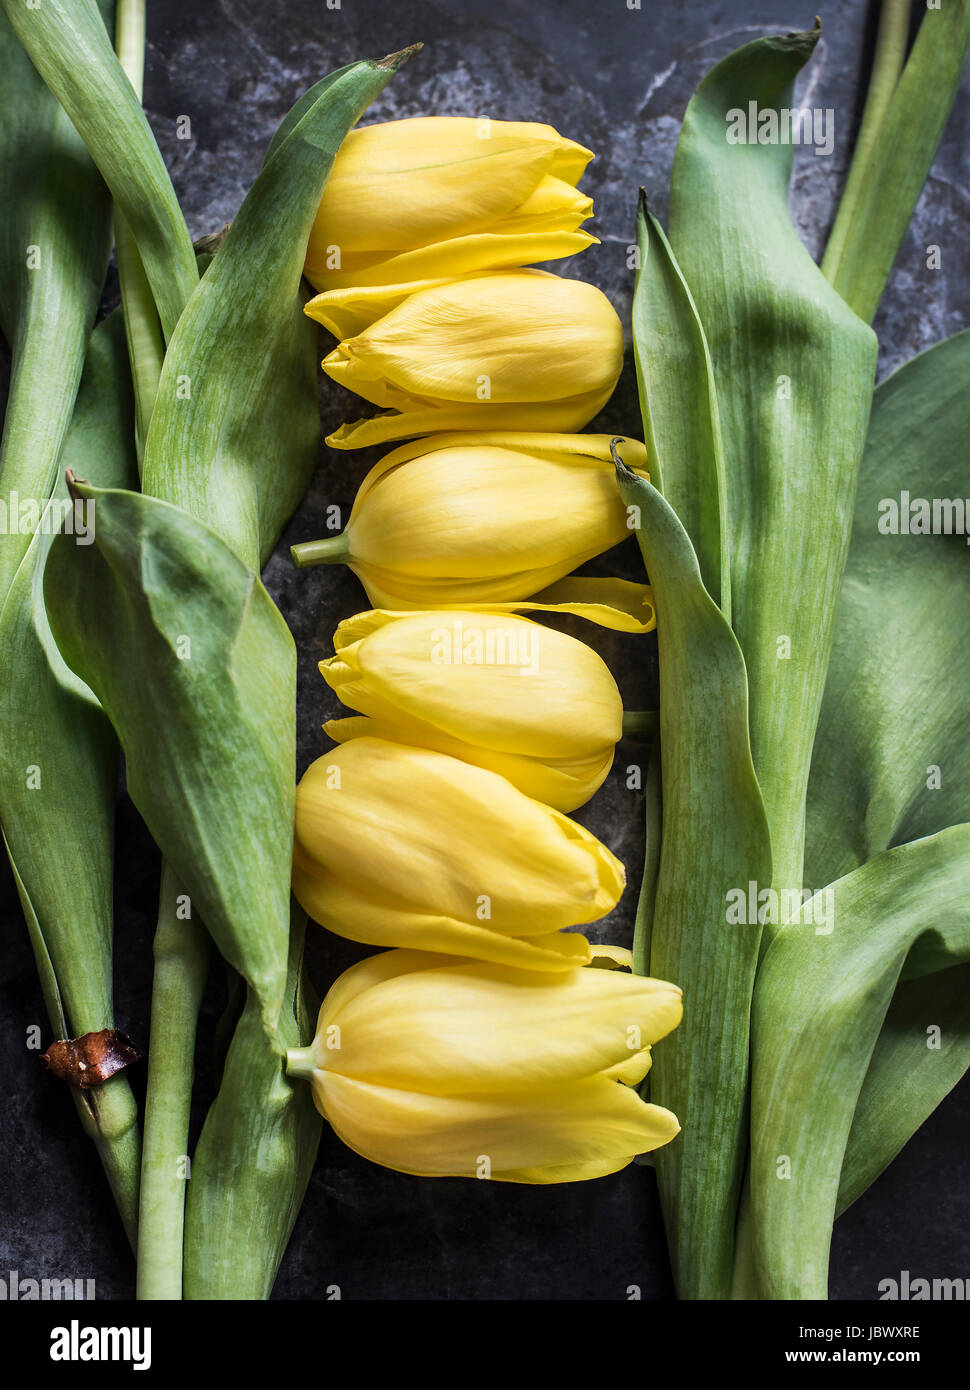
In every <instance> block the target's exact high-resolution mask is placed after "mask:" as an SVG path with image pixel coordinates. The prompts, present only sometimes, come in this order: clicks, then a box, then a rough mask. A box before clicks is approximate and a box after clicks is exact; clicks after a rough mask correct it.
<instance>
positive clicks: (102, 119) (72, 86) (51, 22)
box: [0, 0, 198, 338]
mask: <svg viewBox="0 0 970 1390" xmlns="http://www.w3.org/2000/svg"><path fill="white" fill-rule="evenodd" d="M0 4H2V5H3V8H4V10H5V11H6V15H7V18H8V19H9V21H10V23H11V25H12V26H13V28H14V29H15V30H16V32H17V35H18V37H19V38H20V41H21V43H22V44H23V46H24V48H25V49H26V50H27V52H28V53H29V54H30V57H31V61H32V62H33V64H34V66H35V67H36V69H37V71H38V72H39V73H40V75H41V77H42V78H43V79H44V81H45V82H46V83H47V85H48V87H49V88H50V89H51V91H52V92H53V93H54V95H55V96H56V97H57V99H58V101H59V102H60V103H61V105H62V106H63V108H64V110H65V111H66V112H67V115H68V116H69V117H70V118H71V121H72V122H73V123H74V125H75V127H76V128H77V131H78V133H79V134H80V136H81V139H82V140H83V141H84V143H85V145H86V146H87V148H88V150H89V152H90V154H91V157H92V159H93V160H94V162H95V163H96V164H97V166H98V168H99V169H100V170H101V173H102V175H103V177H104V181H105V183H106V184H107V185H108V187H109V188H110V190H111V196H112V197H113V198H114V200H115V202H116V204H117V205H118V208H119V209H120V210H121V213H122V215H123V216H124V218H125V220H126V222H127V224H128V227H129V228H130V230H131V234H132V236H133V237H134V238H135V242H136V244H137V247H138V253H139V255H140V256H141V260H142V263H143V265H144V267H145V274H146V275H147V276H148V281H149V284H150V285H151V287H152V293H153V294H154V296H155V303H156V305H157V306H158V314H159V318H160V319H161V321H162V328H163V330H164V333H165V337H166V338H170V337H171V335H172V332H173V331H174V328H175V325H176V323H177V322H178V317H179V315H180V314H181V312H182V309H183V307H184V306H185V303H186V301H187V299H188V298H189V295H190V294H191V293H192V290H193V289H194V287H195V285H196V283H197V282H198V272H197V271H196V265H195V253H194V252H193V250H192V241H191V238H190V236H189V233H188V230H187V228H186V225H185V219H184V218H183V216H182V211H181V208H180V207H179V205H178V199H177V198H176V196H175V192H174V189H173V188H172V181H171V179H170V178H169V176H168V171H167V170H166V168H165V164H164V161H163V160H162V156H161V154H160V152H159V149H158V145H157V144H156V142H155V137H154V135H153V134H152V132H151V128H150V126H149V124H148V121H147V120H146V119H145V113H144V112H143V111H142V109H141V103H140V102H139V100H138V97H137V96H136V95H135V92H134V90H133V88H132V85H131V83H130V82H129V81H128V78H127V77H126V76H125V73H124V69H123V68H122V66H121V64H120V62H119V61H118V59H117V57H116V56H115V51H114V49H113V48H112V46H111V40H110V38H109V37H108V33H107V30H106V29H105V25H104V23H103V21H102V18H101V15H100V14H99V13H98V8H97V5H96V4H95V3H94V0H42V3H40V4H38V5H36V6H34V5H27V4H24V3H23V0H0Z"/></svg>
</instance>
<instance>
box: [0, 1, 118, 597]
mask: <svg viewBox="0 0 970 1390" xmlns="http://www.w3.org/2000/svg"><path fill="white" fill-rule="evenodd" d="M19 8H21V9H24V8H25V7H24V6H20V7H19ZM112 9H113V6H112V5H106V6H105V13H106V15H107V16H110V14H111V12H112ZM95 18H96V19H97V22H98V23H99V24H101V19H100V18H99V17H98V14H97V10H95ZM102 27H103V25H102ZM0 90H2V91H3V102H4V116H3V122H2V124H0V207H2V208H3V216H2V218H0V328H2V329H3V334H4V336H5V338H6V339H7V342H8V344H9V346H10V351H11V356H12V359H13V360H12V372H11V380H10V395H9V399H8V402H7V412H6V416H5V419H4V431H3V441H2V444H0V503H2V505H3V516H4V521H5V524H4V526H3V527H2V528H0V604H2V603H3V600H4V597H5V596H6V593H7V590H8V589H9V587H10V584H11V583H12V581H13V577H14V575H15V574H16V572H17V567H18V566H19V564H20V562H21V560H22V559H23V558H24V555H25V554H26V552H27V547H28V545H29V544H30V537H31V531H32V527H31V525H30V524H29V523H30V514H31V512H34V513H35V514H36V509H37V508H38V507H41V506H43V505H44V504H45V503H46V502H47V499H48V498H49V497H50V495H51V492H52V490H53V487H54V479H55V477H56V473H57V459H58V454H59V453H60V449H61V445H62V443H63V440H64V435H65V433H66V431H67V427H68V425H69V423H70V419H71V412H72V410H73V409H74V398H75V396H76V395H77V390H78V384H79V382H80V380H81V371H82V367H83V365H84V353H85V349H86V347H87V342H88V336H89V334H90V332H91V328H92V326H93V324H94V315H95V311H96V309H97V307H98V299H99V296H100V294H101V286H102V285H103V283H104V274H105V270H106V269H107V265H108V253H109V251H110V249H111V239H110V238H111V213H110V207H109V201H108V193H107V189H106V188H105V186H104V184H103V183H102V181H101V178H100V176H99V175H98V171H97V169H96V168H95V166H94V164H93V163H92V162H91V159H90V158H89V156H88V154H87V152H86V150H85V148H84V145H83V144H82V142H81V140H80V139H79V137H78V134H77V132H76V131H75V129H74V127H73V126H72V124H71V122H70V121H69V120H68V118H67V116H66V115H65V113H64V112H63V110H62V109H61V107H60V106H59V105H58V103H57V101H56V100H55V99H54V97H53V96H52V95H51V94H50V92H48V91H47V89H46V88H45V86H44V84H43V82H42V81H41V80H40V78H39V77H38V75H37V73H36V72H35V71H34V68H33V67H32V65H31V62H30V59H29V58H28V57H27V54H26V53H25V52H24V50H23V48H22V46H21V44H20V41H19V40H18V38H17V36H16V34H15V33H14V31H13V29H12V28H11V27H10V25H9V24H8V22H7V20H6V19H5V18H4V17H3V16H2V15H0ZM34 519H35V521H36V515H35V518H34Z"/></svg>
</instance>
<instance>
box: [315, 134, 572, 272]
mask: <svg viewBox="0 0 970 1390" xmlns="http://www.w3.org/2000/svg"><path fill="white" fill-rule="evenodd" d="M592 157H593V156H592V154H591V153H590V151H589V150H586V149H584V148H583V147H582V145H577V144H575V143H574V142H573V141H572V140H564V139H563V137H562V136H561V135H559V134H558V133H557V132H556V131H555V130H553V128H552V126H548V125H539V124H536V123H533V122H521V121H491V120H487V119H481V120H478V119H474V118H472V117H447V116H425V117H418V118H415V119H412V120H405V121H387V122H384V123H383V124H380V125H369V126H362V127H360V128H359V129H357V130H352V131H351V132H350V134H349V135H348V136H347V137H346V139H345V140H344V142H343V144H342V145H341V146H340V150H339V152H338V154H337V158H336V160H335V161H334V166H333V169H332V170H331V173H330V178H329V180H328V182H327V188H326V192H325V193H324V196H323V201H322V202H321V204H320V210H319V212H318V213H317V218H316V221H315V223H314V226H313V231H312V232H311V233H310V244H309V247H308V249H307V258H306V275H307V278H308V279H309V280H310V282H311V284H313V285H315V286H316V287H317V288H318V289H332V288H337V287H343V286H353V287H357V286H362V285H394V284H405V283H407V282H413V281H416V280H427V279H428V278H431V277H434V278H444V279H454V278H455V277H457V276H460V275H466V274H468V273H469V272H477V271H481V270H494V269H501V268H504V267H507V266H521V265H530V264H533V263H534V262H536V261H549V260H555V259H558V258H559V257H560V256H570V255H572V254H573V252H575V251H582V250H583V248H584V247H586V246H589V245H590V243H591V242H594V241H595V240H596V238H595V237H592V236H590V235H589V233H588V232H582V231H580V230H579V227H580V226H581V224H582V223H583V222H585V221H586V219H587V218H588V217H589V216H591V214H592V211H593V203H592V199H590V198H588V197H587V196H586V195H585V194H583V193H578V192H577V191H576V187H575V185H576V184H577V183H578V182H579V179H580V178H581V177H582V174H583V170H584V169H585V168H586V165H587V164H588V163H589V161H590V160H591V159H592Z"/></svg>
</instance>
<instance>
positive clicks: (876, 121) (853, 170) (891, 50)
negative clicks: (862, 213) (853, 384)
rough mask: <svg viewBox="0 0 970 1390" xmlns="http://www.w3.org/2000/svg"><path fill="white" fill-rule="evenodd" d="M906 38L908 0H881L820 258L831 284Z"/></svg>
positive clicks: (840, 258)
mask: <svg viewBox="0 0 970 1390" xmlns="http://www.w3.org/2000/svg"><path fill="white" fill-rule="evenodd" d="M908 37H909V0H883V4H882V11H881V13H880V16H879V30H878V33H877V35H876V51H875V54H874V56H873V62H872V72H871V74H870V77H869V91H868V94H867V96H866V105H865V110H864V111H863V113H862V124H861V125H860V127H859V134H858V136H857V138H856V146H855V152H854V153H853V156H852V163H851V165H850V166H849V173H848V177H847V178H846V181H845V188H844V189H843V192H842V198H841V201H840V203H839V208H838V212H837V213H836V217H835V222H834V223H833V224H832V230H831V232H830V234H829V239H828V244H827V245H826V247H825V254H824V256H823V257H822V274H823V275H824V276H825V277H826V279H828V280H829V281H830V282H832V283H833V284H834V283H835V282H836V280H837V279H838V276H839V272H840V269H841V261H842V258H843V256H844V255H845V252H846V247H847V245H848V242H849V238H850V236H851V233H852V224H853V222H854V220H855V218H856V215H857V213H858V209H859V203H860V200H861V199H862V198H863V197H864V190H865V185H866V181H867V179H868V178H869V176H870V164H871V162H872V157H873V153H874V152H875V150H876V143H877V141H878V139H879V128H880V126H881V125H882V122H883V118H884V116H885V115H886V112H887V111H888V110H889V104H890V102H891V101H892V96H893V93H894V92H895V90H896V84H897V83H898V81H899V76H900V73H901V72H902V70H903V62H904V60H905V57H906V43H907V40H908ZM836 287H837V288H838V286H836Z"/></svg>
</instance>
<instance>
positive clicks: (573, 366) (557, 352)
mask: <svg viewBox="0 0 970 1390" xmlns="http://www.w3.org/2000/svg"><path fill="white" fill-rule="evenodd" d="M306 312H307V313H308V314H309V315H310V316H311V317H314V318H319V319H320V321H321V322H323V323H324V324H326V325H327V327H334V328H337V329H338V330H339V328H340V323H339V321H335V320H332V319H330V318H329V317H328V314H327V312H326V304H325V302H321V301H319V300H316V299H314V300H311V301H310V303H309V304H308V305H307V309H306ZM622 365H623V328H622V326H621V324H620V320H619V318H618V317H617V315H616V310H615V309H614V308H613V306H612V304H611V303H610V301H609V300H608V299H607V298H606V295H605V294H603V292H602V291H601V290H598V289H597V288H596V287H595V286H594V285H588V284H587V283H586V282H585V280H564V279H561V278H560V277H559V276H558V275H549V274H546V273H545V272H544V271H539V270H511V271H503V272H496V273H494V274H490V275H482V276H478V277H476V278H475V279H471V280H457V281H451V282H449V283H447V284H442V285H437V286H434V287H433V288H431V289H423V290H419V291H417V292H416V293H415V294H412V295H409V296H408V298H407V299H405V300H404V301H403V302H402V303H400V304H398V305H397V306H396V307H395V308H392V309H391V310H390V311H389V312H388V313H386V314H385V315H384V316H383V318H380V319H378V320H377V321H376V323H373V324H372V325H371V326H370V328H367V329H365V330H364V331H363V332H362V333H359V334H358V335H357V336H356V337H354V338H348V339H345V340H344V341H343V342H341V343H340V344H339V346H338V347H336V348H334V350H333V352H331V353H330V355H329V356H328V357H326V358H325V359H324V362H323V369H324V371H325V372H326V373H327V374H328V375H329V376H331V377H333V379H334V381H337V382H339V383H340V385H341V386H346V387H348V388H349V389H350V390H351V391H355V392H356V393H357V395H358V396H363V397H364V399H365V400H368V401H371V402H373V404H374V405H378V406H383V407H385V411H384V413H382V414H379V415H376V416H374V417H373V418H372V419H369V420H358V421H355V422H353V423H351V424H347V425H341V427H340V429H338V430H337V431H336V432H335V433H334V434H332V435H330V436H329V438H328V441H327V442H328V443H329V444H330V445H332V447H333V448H335V449H359V448H362V447H364V446H365V445H369V444H382V443H385V442H386V441H388V440H393V439H407V438H409V437H412V436H415V435H421V434H431V433H437V432H440V431H442V430H563V431H567V430H579V429H582V427H583V426H584V425H586V424H588V423H589V421H590V420H591V419H592V418H593V416H594V415H595V414H596V412H597V411H598V410H599V409H600V408H601V407H602V406H603V405H605V404H606V402H607V400H608V399H609V397H610V395H611V393H612V391H613V388H614V386H615V385H616V383H617V379H618V378H619V375H620V369H621V367H622Z"/></svg>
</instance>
